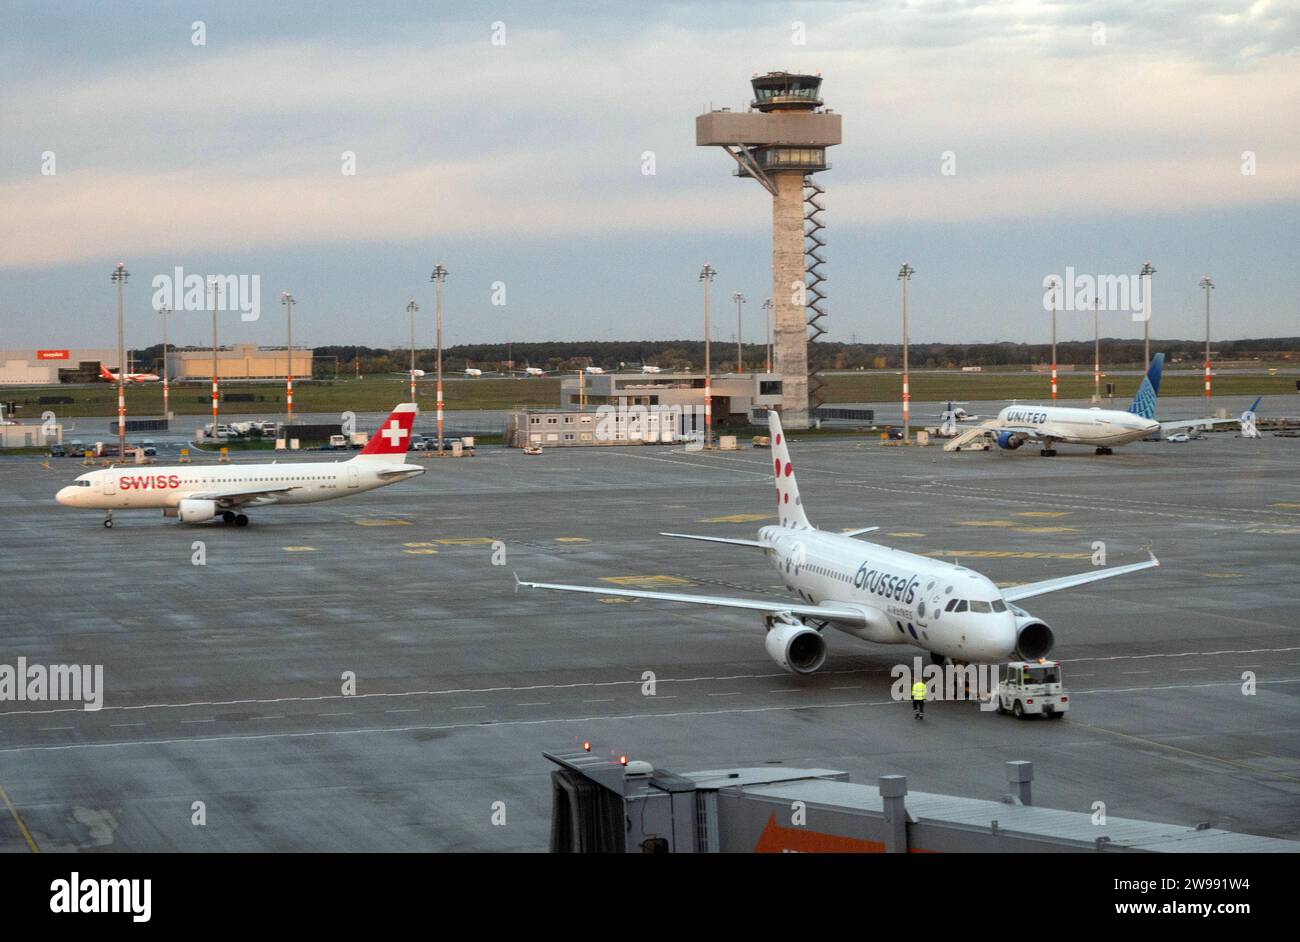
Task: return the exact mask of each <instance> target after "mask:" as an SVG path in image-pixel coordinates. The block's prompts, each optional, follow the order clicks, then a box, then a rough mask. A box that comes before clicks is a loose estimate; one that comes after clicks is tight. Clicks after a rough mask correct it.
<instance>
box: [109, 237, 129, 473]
mask: <svg viewBox="0 0 1300 942" xmlns="http://www.w3.org/2000/svg"><path fill="white" fill-rule="evenodd" d="M129 277H131V273H130V272H128V271H127V270H126V264H125V263H124V262H118V263H117V268H115V269H113V274H112V281H113V283H114V284H116V285H117V458H118V461H125V460H126V341H125V340H124V334H123V329H122V288H123V287H125V285H126V280H127V278H129Z"/></svg>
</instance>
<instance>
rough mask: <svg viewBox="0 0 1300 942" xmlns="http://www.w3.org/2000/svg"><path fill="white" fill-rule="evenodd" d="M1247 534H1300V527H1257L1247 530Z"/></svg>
mask: <svg viewBox="0 0 1300 942" xmlns="http://www.w3.org/2000/svg"><path fill="white" fill-rule="evenodd" d="M1246 532H1247V533H1270V534H1287V533H1300V527H1255V528H1254V529H1252V530H1247V531H1246Z"/></svg>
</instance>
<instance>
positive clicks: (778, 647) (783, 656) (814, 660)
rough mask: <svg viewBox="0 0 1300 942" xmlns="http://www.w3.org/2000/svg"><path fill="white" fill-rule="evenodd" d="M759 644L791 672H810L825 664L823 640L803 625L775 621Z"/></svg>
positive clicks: (814, 631) (818, 634)
mask: <svg viewBox="0 0 1300 942" xmlns="http://www.w3.org/2000/svg"><path fill="white" fill-rule="evenodd" d="M763 643H764V646H765V647H766V648H767V655H768V657H770V658H771V659H772V660H774V661H776V663H778V664H780V665H781V667H783V668H784V669H786V670H788V671H789V672H790V673H792V674H811V673H812V672H813V671H815V670H817V669H818V668H819V667H821V666H822V664H824V663H826V639H825V638H823V637H822V636H821V632H819V631H816V630H814V629H812V628H809V627H808V626H807V625H802V624H791V623H789V622H777V623H776V624H774V625H773V626H772V627H771V628H769V629H768V630H767V638H766V639H765V640H764V642H763Z"/></svg>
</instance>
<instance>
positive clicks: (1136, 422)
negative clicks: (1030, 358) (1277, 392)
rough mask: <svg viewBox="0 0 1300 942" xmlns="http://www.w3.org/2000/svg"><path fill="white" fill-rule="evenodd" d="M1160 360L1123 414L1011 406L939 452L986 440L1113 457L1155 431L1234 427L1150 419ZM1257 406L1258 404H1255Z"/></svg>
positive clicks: (1046, 452) (1048, 453) (1049, 453)
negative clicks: (1079, 448) (1090, 450)
mask: <svg viewBox="0 0 1300 942" xmlns="http://www.w3.org/2000/svg"><path fill="white" fill-rule="evenodd" d="M1164 362H1165V355H1164V354H1163V353H1157V354H1156V355H1155V356H1153V357H1152V358H1151V365H1150V366H1149V367H1147V375H1146V376H1145V377H1143V379H1142V385H1140V386H1139V387H1138V391H1137V395H1136V396H1134V397H1133V403H1132V404H1131V405H1130V406H1129V407H1128V410H1127V411H1125V412H1121V411H1120V410H1118V409H1095V408H1094V409H1075V408H1068V407H1064V406H1031V405H1020V404H1016V405H1011V406H1007V407H1006V408H1005V409H1003V410H1002V411H1001V412H999V413H998V415H997V418H995V419H991V420H989V421H988V422H985V423H984V424H983V425H981V426H980V427H979V428H973V429H970V430H969V431H967V432H964V433H963V434H962V435H960V436H958V437H957V438H955V439H953V440H952V441H950V442H949V443H948V444H947V445H945V446H944V450H945V451H961V449H962V446H964V445H966V444H968V443H970V442H973V441H975V440H976V439H978V438H982V437H983V436H985V435H992V436H993V439H994V441H996V442H997V444H998V447H999V448H1004V449H1006V450H1007V451H1014V450H1015V449H1017V448H1019V447H1020V446H1021V445H1023V444H1024V443H1025V442H1027V441H1030V440H1032V441H1035V442H1038V443H1039V444H1040V445H1041V446H1042V447H1041V449H1040V450H1039V452H1038V453H1039V454H1040V455H1042V456H1043V457H1044V458H1053V457H1055V456H1056V448H1055V447H1054V446H1055V445H1056V443H1057V442H1066V443H1067V444H1071V445H1091V446H1093V447H1094V448H1095V449H1096V453H1097V454H1099V455H1109V454H1113V453H1114V451H1113V449H1114V447H1115V446H1116V445H1127V444H1128V443H1129V442H1135V441H1137V440H1138V439H1141V438H1148V437H1150V436H1152V435H1154V434H1156V433H1157V432H1162V433H1164V434H1169V433H1172V432H1179V431H1185V430H1187V429H1195V428H1213V427H1214V426H1217V425H1237V424H1240V423H1242V422H1243V419H1244V416H1243V418H1242V419H1211V418H1205V419H1187V420H1183V421H1178V422H1159V421H1157V420H1156V396H1157V395H1159V393H1160V374H1161V372H1162V371H1163V369H1164ZM1257 404H1258V403H1257Z"/></svg>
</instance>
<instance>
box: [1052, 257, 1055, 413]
mask: <svg viewBox="0 0 1300 942" xmlns="http://www.w3.org/2000/svg"><path fill="white" fill-rule="evenodd" d="M1052 402H1056V279H1055V278H1053V279H1052Z"/></svg>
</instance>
